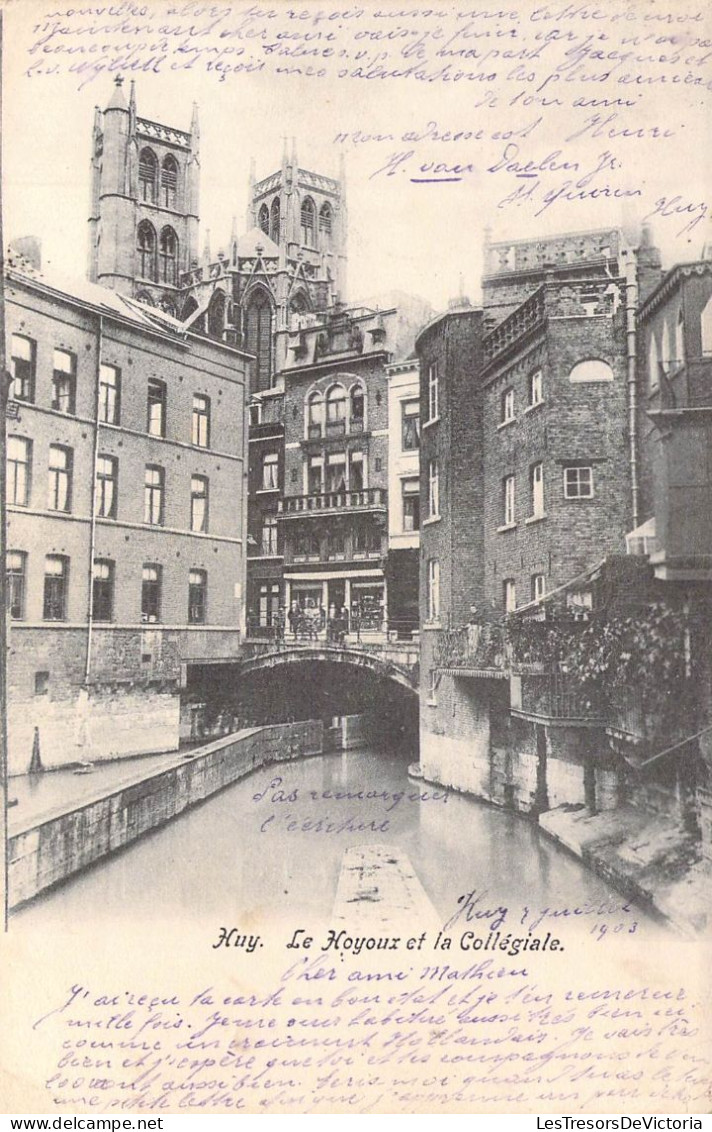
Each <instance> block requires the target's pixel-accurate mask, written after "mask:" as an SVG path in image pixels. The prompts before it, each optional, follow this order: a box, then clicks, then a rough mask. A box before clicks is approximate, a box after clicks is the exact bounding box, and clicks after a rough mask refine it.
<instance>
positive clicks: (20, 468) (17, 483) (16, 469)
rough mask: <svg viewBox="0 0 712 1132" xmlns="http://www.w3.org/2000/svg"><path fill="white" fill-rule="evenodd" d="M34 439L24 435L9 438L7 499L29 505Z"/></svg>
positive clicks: (21, 504)
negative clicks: (26, 437) (27, 438)
mask: <svg viewBox="0 0 712 1132" xmlns="http://www.w3.org/2000/svg"><path fill="white" fill-rule="evenodd" d="M31 468H32V441H31V440H26V439H25V437H24V436H8V438H7V501H8V503H13V504H14V505H15V506H16V507H27V504H28V503H29V499H30V473H31Z"/></svg>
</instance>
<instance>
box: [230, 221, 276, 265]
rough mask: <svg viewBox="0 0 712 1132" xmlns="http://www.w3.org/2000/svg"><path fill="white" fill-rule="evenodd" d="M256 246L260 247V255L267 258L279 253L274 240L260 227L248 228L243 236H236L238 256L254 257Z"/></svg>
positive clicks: (242, 257) (243, 257)
mask: <svg viewBox="0 0 712 1132" xmlns="http://www.w3.org/2000/svg"><path fill="white" fill-rule="evenodd" d="M258 247H261V248H262V255H263V256H266V257H267V258H268V259H274V258H276V257H277V256H278V255H279V248H278V247H277V245H276V244H275V242H274V240H271V239H270V238H269V236H268V235H267V233H266V232H263V231H262V229H261V228H250V230H249V232H245V234H244V236H239V237H238V240H237V254H238V257H239V258H241V259H254V258H255V256H256V255H257V248H258Z"/></svg>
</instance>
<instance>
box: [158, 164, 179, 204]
mask: <svg viewBox="0 0 712 1132" xmlns="http://www.w3.org/2000/svg"><path fill="white" fill-rule="evenodd" d="M177 197H178V162H177V161H176V159H175V157H172V156H171V154H170V153H169V154H168V156H167V157H164V158H163V165H162V167H161V201H162V204H163V205H164V206H165V207H166V208H175V207H176V200H177Z"/></svg>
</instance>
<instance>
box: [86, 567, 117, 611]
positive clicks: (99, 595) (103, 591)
mask: <svg viewBox="0 0 712 1132" xmlns="http://www.w3.org/2000/svg"><path fill="white" fill-rule="evenodd" d="M91 611H92V617H93V618H94V620H95V621H113V619H114V563H113V562H112V561H111V560H110V559H108V558H95V559H94V571H93V575H92V591H91Z"/></svg>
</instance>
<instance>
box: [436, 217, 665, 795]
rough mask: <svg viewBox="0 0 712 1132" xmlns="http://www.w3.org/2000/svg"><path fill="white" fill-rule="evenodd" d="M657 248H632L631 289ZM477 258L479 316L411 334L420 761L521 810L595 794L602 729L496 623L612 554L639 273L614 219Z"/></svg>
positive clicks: (626, 455)
mask: <svg viewBox="0 0 712 1132" xmlns="http://www.w3.org/2000/svg"><path fill="white" fill-rule="evenodd" d="M656 256H657V253H656V251H655V249H653V248H649V247H646V248H645V249H644V250H643V251H642V253H641V254H640V256H639V259H640V262H641V264H642V267H643V268H644V269H645V272H646V273H647V274H646V275H645V280H644V285H645V286H648V285H649V283H648V280H649V278H651V277H652V276H651V271H652V270H653V269H654V267H655V262H656ZM485 261H486V274H485V278H484V280H483V308H482V310H478V311H473V310H471V311H470V312H461V311H457V310H453V311H450V312H448V313H447V314H445V315H443V316H442V318H441V319H439V320H436V321H435V323H434V324H431V326H430V327H426V328H425V330H424V331H423V332H422V333H421V335H420V337H419V339H418V343H417V350H418V355H419V359H420V365H421V403H422V408H423V413H424V423H423V441H422V447H421V477H422V481H423V489H422V490H423V497H422V505H423V509H424V515H425V516H427V518H424V519H423V522H422V530H421V554H422V573H421V594H422V598H421V618H422V629H423V632H422V637H423V644H422V656H421V762H422V765H423V768H424V771H425V773H426V776H427V777H431V778H434V779H436V780H438V781H444V782H447V783H448V784H451V785H456V786H460V787H461V788H464V789H468V790H471V791H472V792H474V793H476V794H479V795H480V796H482V797H485V798H488V799H490V800H492V801H497V802H499V803H500V804H508V805H513V806H515V807H516V808H518V809H523V810H534V811H539V810H542V809H546V808H548V807H549V806H550V805H557V804H559V803H561V802H565V803H572V802H573V803H583V801H584V800H586V799H588V800H590V799H591V797H592V794H593V792H594V791H595V790H596V789H597V790H598V798H599V802H601V801H602V800H603V798H604V796H605V795H606V791H607V790H609V785H610V783H609V777H608V771H609V765H610V761H611V759H610V757H609V753H607V752H608V746H607V743H606V741H605V736H604V737H602V741H601V736H600V735H596V736H595V737H593V738H592V737H591V734H590V732H589V729H588V724H589V722H592V721H588V720H586V721H582V720H581V719H579V718H577V713H578V707H577V705H574V706H573V707H572V709H571V718H568V719H567V718H565V717H562V718H558V719H556V720H553V719H552V714H551V711H549V712H548V714H547V711H545V710H544V709H543V708H542V706H541V703H540V700H539V699H537V702H536V703H533V702H532V698H531V695H530V693H531V689H532V686H533V685H532V682H531V681H530V682H529V683H527V682H526V681H524V691H523V692H522V682H521V679H520V675H519V674H517V673H515V674H512V671H511V664H510V659H511V658H510V652H509V651H508V649H509V646H508V642H507V634H506V632H505V626H506V623H507V620H508V619H509V618H511V617H512V616H513V615H515V611H521V610H522V608H525V609H526V608H527V607H529V608H531V610H532V616H534V617H535V618H538V617H540V616H541V609H542V608H543V606H542V602H544V601H546V599H547V595H550V594H553V593H556V592H558V591H559V590H560V589H562V588H566V587H570V586H571V584H572V583H574V582H575V581H576V580H577V579H578V578H579V577H580V576H581V575H582V574H586V572H587V571H589V570H591V568H592V567H594V566H595V565H596V564H597V563H600V561H601V560H602V559H603V558H605V556H606V554H608V553H614V552H618V553H624V552H625V535H626V533H627V532H628V531H629V530H630V528H631V525H632V524H633V521H634V512H633V505H632V492H631V487H630V484H631V476H632V475H633V473H634V471H635V464H634V462H632V461H631V452H632V448H631V435H630V430H629V419H628V413H627V407H628V397H629V374H630V369H629V352H630V348H631V339H630V335H629V330H630V323H631V317H632V316H634V310H635V307H634V303H635V287H634V285H635V283H636V282H640V281H641V275H640V273H639V274H638V278H637V279H636V275H635V269H634V268H633V269H632V268H631V267H630V266H628V265H629V263H631V262H633V263H634V262H635V260H634V259H633V253H632V252H630V251H629V250H628V248H627V247H626V245H625V242H624V240H623V239H622V237H621V235H620V234H619V233H618V232H617V231H614V230H603V231H598V232H584V233H579V234H572V235H569V236H563V237H555V238H552V239H551V240H529V241H518V242H516V243H507V244H494V245H492V244H489V243H488V245H487V247H486V249H485ZM429 421H430V422H431V423H428V422H429ZM566 600H568V601H570V602H571V603H577V604H581V603H583V605H586V604H588V602H589V600H590V595H589V594H588V593H587V592H583V593H581V592H577V593H575V594H574V593H572V594H570V595H569V598H568V599H566ZM534 683H536V680H534ZM536 689H537V692H540V691H541V684H540V683H539V684H536ZM528 697H529V698H528ZM582 723H583V724H585V725H584V726H582ZM601 749H603V757H601V755H600V752H601Z"/></svg>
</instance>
